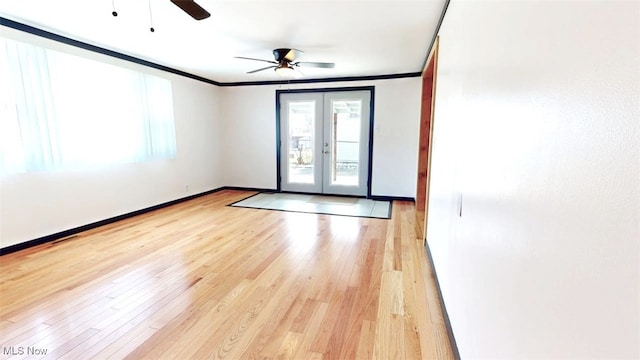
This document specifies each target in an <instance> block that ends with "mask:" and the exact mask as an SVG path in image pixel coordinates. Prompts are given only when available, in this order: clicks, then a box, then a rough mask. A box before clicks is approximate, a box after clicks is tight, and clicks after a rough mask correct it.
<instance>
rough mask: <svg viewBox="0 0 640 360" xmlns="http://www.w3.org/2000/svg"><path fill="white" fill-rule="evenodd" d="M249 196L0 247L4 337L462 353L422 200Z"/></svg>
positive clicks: (175, 351)
mask: <svg viewBox="0 0 640 360" xmlns="http://www.w3.org/2000/svg"><path fill="white" fill-rule="evenodd" d="M252 194H253V192H247V191H231V190H227V191H221V192H218V193H214V194H210V195H206V196H202V197H199V198H196V199H193V200H190V201H187V202H184V203H180V204H176V205H174V206H170V207H167V208H164V209H161V210H158V211H154V212H151V213H147V214H144V215H141V216H138V217H134V218H130V219H126V220H123V221H121V222H118V223H113V224H109V225H107V226H103V227H100V228H96V229H92V230H90V231H87V232H84V233H80V234H77V236H74V237H70V238H69V239H66V240H64V241H61V242H58V243H55V244H43V245H40V246H38V247H34V248H30V249H26V250H24V251H20V252H16V253H13V254H8V255H5V256H2V257H0V268H1V269H2V271H1V272H0V294H1V295H0V343H2V344H3V346H36V347H42V348H46V350H47V351H48V356H49V357H51V358H60V359H89V358H123V359H140V358H149V359H153V358H224V359H236V358H243V359H244V358H246V359H266V358H269V359H275V358H282V359H289V358H294V359H371V358H377V359H394V358H409V359H419V358H438V359H449V358H452V353H451V349H450V345H449V341H448V338H447V332H446V328H445V326H444V321H443V316H442V311H441V309H440V305H439V299H438V297H437V292H436V289H435V285H434V278H433V274H432V273H431V269H430V267H429V263H428V259H427V257H426V254H425V253H424V249H423V248H422V247H421V243H420V242H419V241H416V229H415V206H414V205H413V204H412V203H410V202H394V206H393V214H392V219H390V220H386V219H363V218H346V217H332V216H329V215H314V214H294V213H286V212H277V211H264V210H256V209H243V208H233V207H228V206H226V205H227V204H229V203H231V202H234V201H237V200H239V199H242V198H244V197H247V196H249V195H252ZM344 229H349V231H346V230H344ZM35 358H37V357H35Z"/></svg>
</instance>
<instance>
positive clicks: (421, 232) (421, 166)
mask: <svg viewBox="0 0 640 360" xmlns="http://www.w3.org/2000/svg"><path fill="white" fill-rule="evenodd" d="M439 44H440V38H439V37H436V39H435V42H434V45H433V48H432V51H431V54H429V57H428V60H427V63H426V65H425V68H424V71H423V73H422V97H421V109H420V135H419V147H418V177H417V181H416V235H417V237H418V238H419V239H421V240H422V241H423V242H424V241H426V234H427V218H428V209H429V184H430V179H431V153H432V147H433V145H432V144H433V123H434V110H435V91H436V78H437V69H438V48H439Z"/></svg>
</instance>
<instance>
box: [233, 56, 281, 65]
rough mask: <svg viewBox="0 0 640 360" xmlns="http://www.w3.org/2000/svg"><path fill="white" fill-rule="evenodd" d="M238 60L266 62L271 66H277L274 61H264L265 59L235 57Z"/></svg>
mask: <svg viewBox="0 0 640 360" xmlns="http://www.w3.org/2000/svg"><path fill="white" fill-rule="evenodd" d="M235 58H236V59H244V60H254V61H262V62H266V63H269V64H277V62H275V61H273V60H264V59H256V58H250V57H244V56H235Z"/></svg>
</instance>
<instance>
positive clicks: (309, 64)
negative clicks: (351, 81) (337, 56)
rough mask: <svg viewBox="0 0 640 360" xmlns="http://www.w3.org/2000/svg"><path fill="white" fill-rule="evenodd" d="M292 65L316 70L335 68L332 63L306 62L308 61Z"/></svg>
mask: <svg viewBox="0 0 640 360" xmlns="http://www.w3.org/2000/svg"><path fill="white" fill-rule="evenodd" d="M293 65H295V66H305V67H316V68H323V69H333V68H334V67H336V64H334V63H325V62H308V61H299V62H297V63H295V64H293Z"/></svg>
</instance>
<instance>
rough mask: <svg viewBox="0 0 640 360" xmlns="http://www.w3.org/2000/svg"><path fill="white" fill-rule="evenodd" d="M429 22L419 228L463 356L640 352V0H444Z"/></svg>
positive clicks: (615, 355)
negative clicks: (428, 149) (428, 139)
mask: <svg viewBox="0 0 640 360" xmlns="http://www.w3.org/2000/svg"><path fill="white" fill-rule="evenodd" d="M440 36H441V37H440V45H441V46H440V57H439V68H438V74H437V75H438V80H437V84H438V85H437V91H436V105H435V106H436V107H435V121H436V123H435V127H434V131H435V133H434V143H433V146H434V150H433V164H432V165H433V167H432V186H431V199H430V203H429V206H430V210H429V222H428V234H427V236H428V237H427V239H428V242H429V246H430V248H431V250H432V254H433V258H434V263H435V267H436V269H437V273H438V277H439V281H440V285H441V287H442V291H443V297H444V301H445V303H446V307H447V310H448V313H449V316H450V318H451V322H452V327H453V331H454V334H455V337H456V341H457V344H458V347H459V350H460V354H461V356H462V358H465V359H472V358H501V359H515V358H531V359H534V358H538V359H542V358H544V359H548V358H574V359H578V358H580V359H583V358H629V359H631V358H635V359H637V358H640V345H639V344H640V330H639V324H640V310H639V309H640V299H639V296H640V295H639V291H640V265H639V264H640V247H639V242H640V3H639V2H637V1H636V2H615V1H607V2H605V1H593V2H583V1H571V2H559V1H534V2H521V1H499V2H493V1H475V2H466V1H452V2H451V5H450V7H449V10H448V12H447V15H446V17H445V20H444V23H443V26H442V29H441V31H440ZM459 194H462V195H463V209H462V217H459V216H458V214H457V212H458V208H457V202H458V196H459Z"/></svg>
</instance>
